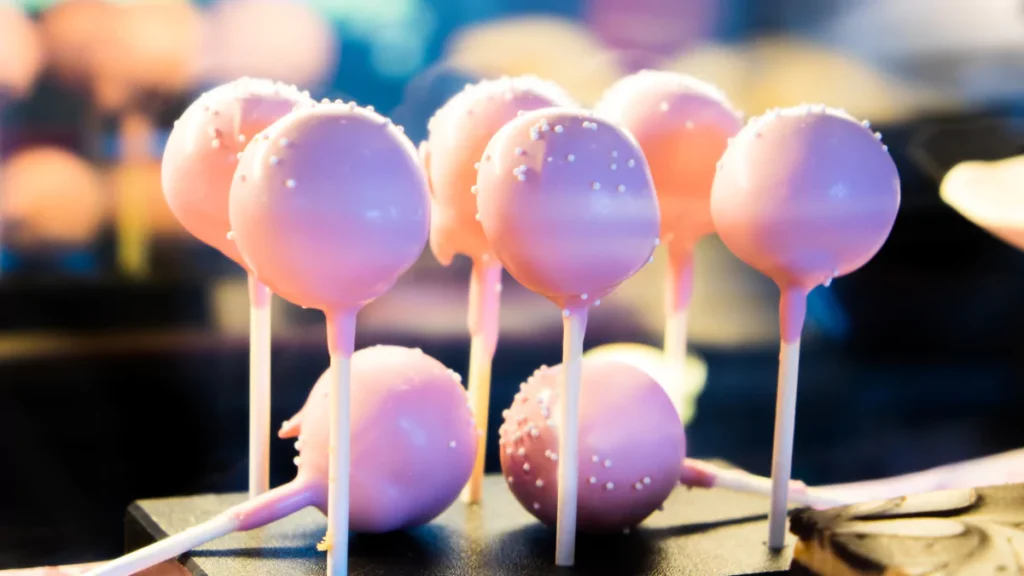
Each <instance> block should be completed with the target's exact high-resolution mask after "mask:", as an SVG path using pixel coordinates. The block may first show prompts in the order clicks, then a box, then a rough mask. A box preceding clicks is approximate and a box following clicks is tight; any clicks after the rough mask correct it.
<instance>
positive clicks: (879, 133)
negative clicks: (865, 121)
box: [875, 132, 882, 140]
mask: <svg viewBox="0 0 1024 576" xmlns="http://www.w3.org/2000/svg"><path fill="white" fill-rule="evenodd" d="M881 139H882V133H881V132H875V140H881Z"/></svg>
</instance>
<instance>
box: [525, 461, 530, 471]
mask: <svg viewBox="0 0 1024 576" xmlns="http://www.w3.org/2000/svg"><path fill="white" fill-rule="evenodd" d="M529 471H530V463H529V462H527V463H526V464H523V472H529Z"/></svg>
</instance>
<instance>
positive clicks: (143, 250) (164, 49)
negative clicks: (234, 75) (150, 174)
mask: <svg viewBox="0 0 1024 576" xmlns="http://www.w3.org/2000/svg"><path fill="white" fill-rule="evenodd" d="M114 8H115V10H113V11H112V12H111V14H110V22H109V30H108V33H107V35H106V36H105V37H104V38H103V41H102V43H101V44H100V46H99V48H98V49H97V52H96V57H95V68H94V73H93V77H92V83H93V88H92V92H93V97H94V99H95V101H96V104H97V105H98V106H99V107H100V109H101V110H103V111H105V112H108V113H115V114H118V115H119V116H120V126H119V134H118V148H119V153H120V160H121V162H122V163H124V164H145V163H147V162H149V161H150V160H151V158H152V156H153V151H152V149H153V144H154V137H153V133H154V129H153V125H152V119H151V118H150V114H151V112H152V110H151V109H149V107H151V104H152V102H153V101H154V99H155V98H156V97H158V96H173V95H177V94H180V93H182V92H185V91H187V90H189V89H190V88H192V87H193V86H194V85H195V83H196V82H197V80H198V77H199V76H198V73H199V62H200V55H201V50H202V32H203V20H202V13H201V12H200V11H199V10H198V8H196V7H195V6H194V5H193V4H192V3H191V2H188V1H187V0H137V1H135V2H127V3H120V4H117V5H116V6H114ZM117 182H118V183H119V184H120V185H121V186H123V187H122V188H119V189H117V190H115V191H114V195H115V203H116V214H115V218H116V229H117V238H118V240H117V259H118V263H119V265H120V267H121V268H122V269H123V270H124V271H125V272H126V273H127V274H129V275H131V276H134V277H140V276H144V275H145V274H147V273H148V270H149V245H150V236H151V228H150V225H149V210H148V206H147V196H146V194H145V187H144V185H142V184H141V183H136V182H134V181H132V180H130V179H118V180H117Z"/></svg>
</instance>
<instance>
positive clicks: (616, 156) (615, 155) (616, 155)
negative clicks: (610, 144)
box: [612, 150, 619, 158]
mask: <svg viewBox="0 0 1024 576" xmlns="http://www.w3.org/2000/svg"><path fill="white" fill-rule="evenodd" d="M618 157H619V151H618V150H612V158H618Z"/></svg>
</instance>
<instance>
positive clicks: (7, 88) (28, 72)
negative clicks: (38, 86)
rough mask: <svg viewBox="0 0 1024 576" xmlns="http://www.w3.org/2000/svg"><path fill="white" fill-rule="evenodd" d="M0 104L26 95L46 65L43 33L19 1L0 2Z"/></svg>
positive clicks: (0, 106) (1, 105) (0, 105)
mask: <svg viewBox="0 0 1024 576" xmlns="http://www.w3.org/2000/svg"><path fill="white" fill-rule="evenodd" d="M0 38H3V50H0V108H2V107H3V103H4V100H6V99H9V98H22V97H24V96H25V95H26V94H28V92H29V91H30V90H31V89H32V86H33V85H34V84H35V81H36V77H37V76H38V75H39V70H40V68H42V65H43V50H42V44H41V42H40V39H39V33H38V31H37V30H36V25H35V23H34V22H32V19H31V18H29V17H28V15H27V14H25V12H24V11H23V10H22V9H21V8H20V7H19V6H18V5H17V4H15V3H13V2H0Z"/></svg>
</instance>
